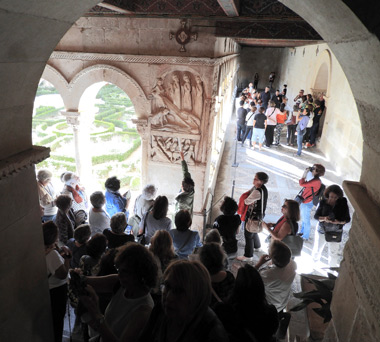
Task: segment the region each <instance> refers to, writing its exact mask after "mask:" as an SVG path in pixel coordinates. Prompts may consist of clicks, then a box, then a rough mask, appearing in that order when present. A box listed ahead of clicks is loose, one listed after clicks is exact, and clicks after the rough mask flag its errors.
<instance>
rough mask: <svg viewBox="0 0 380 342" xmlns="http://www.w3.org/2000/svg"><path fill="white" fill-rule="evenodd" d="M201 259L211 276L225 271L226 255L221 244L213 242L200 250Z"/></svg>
mask: <svg viewBox="0 0 380 342" xmlns="http://www.w3.org/2000/svg"><path fill="white" fill-rule="evenodd" d="M199 258H200V260H201V262H202V264H203V265H205V267H206V268H207V271H208V272H209V273H210V275H214V274H216V273H218V272H219V271H222V270H223V268H224V261H225V259H226V255H225V253H224V252H223V249H222V247H221V246H220V245H219V244H217V243H215V242H211V243H208V244H205V245H204V246H203V247H202V248H201V249H200V252H199Z"/></svg>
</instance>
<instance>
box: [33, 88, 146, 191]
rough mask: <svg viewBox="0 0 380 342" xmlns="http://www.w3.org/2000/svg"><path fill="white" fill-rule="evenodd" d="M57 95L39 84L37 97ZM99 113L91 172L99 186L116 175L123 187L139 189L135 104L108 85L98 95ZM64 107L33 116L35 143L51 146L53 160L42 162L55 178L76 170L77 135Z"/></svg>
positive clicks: (45, 108) (92, 135)
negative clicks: (133, 118) (134, 117)
mask: <svg viewBox="0 0 380 342" xmlns="http://www.w3.org/2000/svg"><path fill="white" fill-rule="evenodd" d="M50 94H57V92H56V90H55V88H54V87H52V86H51V85H50V84H49V83H47V82H44V81H42V82H40V85H39V87H38V91H37V94H36V97H38V96H43V95H50ZM96 98H97V101H96V102H97V103H96V104H95V106H96V107H98V112H97V113H96V114H95V120H94V122H93V124H92V126H91V129H90V139H91V154H92V172H93V176H94V178H95V179H96V180H98V182H99V183H100V184H102V185H103V184H104V181H105V179H106V178H108V177H109V176H113V175H117V176H118V178H119V179H120V180H121V182H122V184H121V185H122V187H128V188H131V189H132V190H138V189H139V187H140V181H141V180H140V177H141V171H140V170H141V157H140V155H141V153H139V152H140V146H141V139H140V136H139V134H138V133H137V130H136V128H135V126H134V124H133V123H132V120H131V119H132V117H133V115H134V113H135V111H134V107H133V104H132V101H131V100H130V99H129V97H128V96H127V95H126V94H125V93H124V92H123V91H122V90H121V89H120V88H118V87H117V86H115V85H113V84H107V85H105V86H104V87H102V88H101V89H100V91H99V92H98V94H97V97H96ZM61 110H64V108H63V107H59V106H58V107H56V106H51V105H49V106H42V105H40V106H38V108H35V113H34V116H33V132H32V135H33V143H34V144H35V145H40V146H46V147H50V149H51V153H50V158H49V159H47V160H45V161H43V162H41V163H39V164H38V165H37V168H38V169H41V168H48V169H49V170H51V171H52V172H53V173H54V174H55V175H60V174H61V173H63V172H64V171H75V170H76V165H75V149H74V135H73V132H72V129H71V127H69V125H68V124H67V122H66V119H65V118H64V117H63V116H62V115H61V114H60V111H61Z"/></svg>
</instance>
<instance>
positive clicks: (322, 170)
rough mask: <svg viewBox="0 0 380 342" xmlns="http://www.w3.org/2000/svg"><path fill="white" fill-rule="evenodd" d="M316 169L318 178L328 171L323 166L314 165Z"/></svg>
mask: <svg viewBox="0 0 380 342" xmlns="http://www.w3.org/2000/svg"><path fill="white" fill-rule="evenodd" d="M314 167H315V171H316V173H317V176H318V177H322V176H323V175H324V174H325V172H326V169H325V167H324V166H323V165H322V164H314Z"/></svg>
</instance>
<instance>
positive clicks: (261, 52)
mask: <svg viewBox="0 0 380 342" xmlns="http://www.w3.org/2000/svg"><path fill="white" fill-rule="evenodd" d="M282 58H283V49H281V48H261V47H260V48H259V47H257V48H254V47H243V48H242V49H241V53H240V60H239V61H240V69H239V72H238V86H239V87H240V88H241V87H247V86H248V83H249V82H253V77H254V75H255V73H256V72H257V73H258V74H259V77H260V80H259V83H258V88H259V89H264V88H265V87H266V86H267V85H268V83H269V74H270V73H271V72H272V71H274V72H275V73H276V74H277V75H279V73H280V71H281V68H282V65H283V62H282ZM280 86H282V84H281V83H279V77H278V76H277V78H276V79H275V82H274V84H273V88H275V89H277V88H278V87H280Z"/></svg>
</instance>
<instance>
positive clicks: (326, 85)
mask: <svg viewBox="0 0 380 342" xmlns="http://www.w3.org/2000/svg"><path fill="white" fill-rule="evenodd" d="M331 68H332V60H331V53H330V51H329V50H327V49H326V50H324V51H323V52H322V53H321V55H320V56H319V58H318V60H317V63H316V64H315V66H314V75H313V78H312V82H311V91H312V94H313V96H315V97H316V96H318V95H319V93H324V94H325V95H326V97H327V98H329V96H330V80H331Z"/></svg>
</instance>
